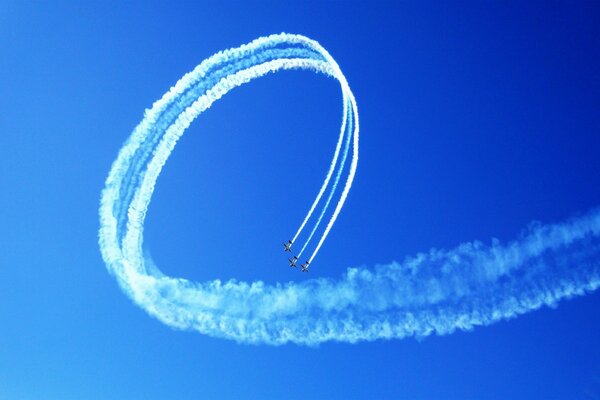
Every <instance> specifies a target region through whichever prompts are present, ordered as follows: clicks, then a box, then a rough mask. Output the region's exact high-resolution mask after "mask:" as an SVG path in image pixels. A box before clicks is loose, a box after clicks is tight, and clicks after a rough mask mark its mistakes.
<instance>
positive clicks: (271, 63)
mask: <svg viewBox="0 0 600 400" xmlns="http://www.w3.org/2000/svg"><path fill="white" fill-rule="evenodd" d="M285 69H307V70H312V71H315V72H318V73H323V74H325V75H328V76H331V77H333V78H335V79H336V80H338V81H339V83H340V87H341V90H342V95H343V117H342V124H341V129H340V134H339V138H338V141H337V144H336V148H335V151H334V155H333V159H332V162H331V164H330V166H329V169H328V171H327V174H326V176H325V179H324V181H323V184H322V186H321V189H320V190H319V192H318V194H317V197H316V198H315V200H314V202H313V204H312V206H311V207H310V209H309V211H308V213H307V215H306V217H305V219H304V220H303V221H302V223H301V224H300V228H299V229H298V231H297V233H296V235H295V236H294V240H293V241H296V240H297V239H298V237H299V236H300V235H301V233H302V231H303V229H304V228H305V227H306V225H307V224H308V222H309V220H310V219H311V217H312V215H313V214H314V213H315V211H316V210H317V207H319V205H320V207H321V209H320V212H319V214H318V217H317V219H316V221H315V222H314V225H313V229H312V230H311V232H310V234H309V235H308V238H307V239H306V242H305V245H304V246H303V248H302V251H304V250H305V249H306V246H307V245H308V243H309V241H310V240H311V238H312V237H313V235H314V234H315V232H316V230H317V229H318V227H319V224H320V223H321V221H322V219H323V218H324V216H325V214H326V211H327V208H328V206H329V204H330V202H331V201H332V200H333V198H334V195H335V193H336V187H337V185H338V183H339V181H340V180H341V177H342V175H343V173H344V171H345V170H346V169H345V164H346V160H347V156H348V155H349V154H351V161H350V166H349V167H348V169H347V176H346V181H345V185H344V187H343V189H342V192H341V194H340V195H339V198H338V200H337V204H336V206H335V208H334V210H333V212H332V214H331V216H330V217H329V221H328V223H327V225H326V226H325V228H324V231H323V233H322V234H321V236H320V238H319V241H318V242H317V244H316V246H315V249H314V250H313V253H312V255H311V257H310V259H309V261H312V259H313V258H314V257H315V255H316V254H317V252H318V251H319V249H320V248H321V246H322V244H323V242H324V240H325V238H326V237H327V235H328V233H329V232H330V230H331V227H332V226H333V224H334V222H335V220H336V218H337V217H338V215H339V213H340V210H341V208H342V206H343V205H344V202H345V200H346V198H347V195H348V192H349V190H350V187H351V185H352V182H353V179H354V176H355V173H356V167H357V163H358V140H359V120H358V110H357V106H356V101H355V99H354V96H353V94H352V91H351V90H350V87H349V85H348V82H347V81H346V78H345V77H344V75H343V74H342V72H341V70H340V68H339V66H338V65H337V63H336V62H335V61H334V60H333V58H332V57H331V56H330V55H329V53H328V52H327V51H326V50H325V49H324V48H323V47H321V46H320V45H319V44H318V43H317V42H315V41H313V40H311V39H308V38H306V37H304V36H301V35H290V34H279V35H272V36H268V37H262V38H259V39H256V40H254V41H253V42H251V43H249V44H246V45H243V46H240V47H238V48H234V49H229V50H225V51H222V52H219V53H217V54H215V55H213V56H211V57H209V58H208V59H206V60H205V61H203V62H202V63H201V64H200V65H198V67H196V68H195V69H194V70H193V71H191V72H190V73H188V74H186V75H184V76H183V77H182V78H181V79H180V80H179V81H178V82H177V83H176V84H175V86H173V87H172V88H171V89H170V90H169V91H168V92H167V93H166V94H165V95H164V96H163V97H162V98H161V99H160V100H158V101H157V102H156V103H154V105H153V106H152V108H151V109H150V110H147V111H146V113H145V115H144V118H143V120H142V122H140V124H139V125H138V126H137V127H136V128H135V130H134V131H133V133H132V134H131V136H130V137H129V139H128V140H127V142H126V143H125V144H124V146H123V148H122V149H121V151H120V152H119V155H118V157H117V159H116V161H115V162H114V163H113V166H112V168H111V170H110V173H109V175H108V178H107V180H106V186H105V188H104V190H103V192H102V198H101V204H100V232H99V242H100V249H101V252H102V256H103V258H104V261H105V263H106V265H107V268H108V269H109V271H110V272H111V273H112V274H114V276H115V278H116V279H117V281H118V283H119V285H120V286H121V288H122V289H123V291H125V293H127V295H129V296H130V297H131V298H132V299H133V301H134V302H136V303H137V304H138V305H140V306H141V307H142V308H143V309H145V310H146V311H147V312H148V313H149V314H151V315H153V316H154V317H156V318H158V319H159V320H161V321H162V322H164V323H165V324H168V325H170V326H172V327H175V328H180V329H193V330H197V331H199V332H202V333H204V334H207V335H211V336H216V337H223V338H229V339H233V340H236V341H239V342H245V343H267V344H282V343H287V342H295V343H300V344H308V345H314V344H318V343H321V342H324V341H331V340H335V341H347V342H356V341H361V340H376V339H382V338H402V337H406V336H426V335H429V334H432V333H436V334H447V333H450V332H453V331H454V330H456V329H471V328H472V327H474V326H477V325H487V324H490V323H493V322H496V321H499V320H502V319H507V318H511V317H514V316H517V315H519V314H522V313H525V312H528V311H531V310H535V309H537V308H539V307H541V306H543V305H554V304H556V303H557V302H558V301H559V300H561V299H564V298H569V297H572V296H576V295H583V294H585V293H587V292H589V291H593V290H596V289H597V288H598V287H599V286H600V211H598V210H597V211H592V212H590V213H589V214H587V215H585V216H582V217H579V218H576V219H572V220H569V221H566V222H563V223H560V224H554V225H541V224H537V225H532V226H531V227H530V228H529V229H528V230H527V231H525V232H524V233H523V234H522V235H521V236H520V237H519V238H518V239H516V240H514V241H512V242H510V243H508V244H505V245H502V244H500V243H498V242H497V241H493V242H492V244H491V245H484V244H482V243H480V242H472V243H465V244H462V245H460V246H458V247H457V248H455V249H453V250H435V249H434V250H430V251H429V252H428V253H423V254H418V255H417V256H414V257H409V258H407V259H405V260H404V261H402V262H400V263H396V262H395V263H391V264H387V265H381V266H377V267H376V268H374V269H373V270H368V269H361V268H350V269H348V270H347V272H346V273H345V274H344V275H343V276H341V277H340V279H338V280H333V279H324V278H319V279H313V280H307V281H303V282H301V283H292V282H289V283H285V284H276V285H267V284H265V283H263V282H260V281H257V282H252V283H246V282H239V281H235V280H230V281H227V282H222V281H220V280H215V281H210V282H203V283H196V282H191V281H188V280H186V279H181V278H172V277H169V276H165V275H163V274H162V273H161V272H160V271H159V269H158V268H157V267H156V266H155V265H154V264H153V262H152V260H151V259H149V258H146V257H144V253H143V251H142V247H143V228H144V219H145V215H146V211H147V209H148V205H149V203H150V200H151V197H152V193H153V191H154V186H155V183H156V180H157V178H158V175H159V174H160V171H161V169H162V167H163V166H164V164H165V162H166V161H167V159H168V157H169V155H170V154H171V151H172V150H173V148H174V146H175V144H176V143H177V141H178V139H179V138H180V137H181V135H182V134H183V132H184V131H185V129H186V128H187V127H188V126H189V125H190V124H191V122H192V121H193V120H194V119H195V118H196V117H197V116H198V115H200V114H201V113H202V112H203V111H205V110H206V109H208V108H209V107H210V106H211V105H212V104H213V103H214V102H215V101H217V100H218V99H220V98H221V97H222V96H224V95H225V94H226V93H227V92H229V91H230V90H232V89H234V88H235V87H238V86H240V85H243V84H245V83H248V82H250V81H251V80H253V79H256V78H258V77H261V76H264V75H266V74H268V73H270V72H276V71H280V70H285ZM350 149H351V150H352V151H351V152H350ZM340 156H341V160H340ZM336 169H337V172H336ZM334 175H335V177H334ZM332 178H334V179H333V182H331V179H332ZM327 190H329V195H328V196H327V198H326V200H325V202H324V203H322V204H321V200H322V199H323V196H324V195H325V193H326V192H327Z"/></svg>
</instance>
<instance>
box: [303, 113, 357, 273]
mask: <svg viewBox="0 0 600 400" xmlns="http://www.w3.org/2000/svg"><path fill="white" fill-rule="evenodd" d="M345 132H347V133H345V138H346V140H345V143H344V151H343V153H342V160H341V161H340V165H339V167H338V172H337V174H336V176H335V179H334V181H333V185H332V186H331V189H330V191H329V196H328V197H327V200H326V201H325V204H324V205H323V207H322V209H321V214H320V215H319V218H317V221H316V222H315V225H314V227H313V229H312V231H311V232H310V234H309V235H308V238H307V239H306V242H304V245H303V246H302V249H301V250H300V252H299V253H298V258H300V257H301V256H302V253H304V250H305V249H306V247H307V246H308V244H309V243H310V240H311V239H312V237H313V236H314V234H315V232H316V231H317V229H318V228H319V225H321V221H322V220H323V217H324V216H325V213H326V212H327V209H328V208H329V204H330V203H331V199H332V198H333V195H334V194H335V190H336V189H337V186H338V183H339V182H340V178H341V177H342V172H343V171H344V166H345V165H346V158H347V157H348V150H349V149H350V139H351V137H352V135H351V134H352V114H351V111H349V112H348V124H347V126H346V131H345ZM332 165H333V163H332ZM311 261H312V258H311V259H310V260H309V263H310V262H311Z"/></svg>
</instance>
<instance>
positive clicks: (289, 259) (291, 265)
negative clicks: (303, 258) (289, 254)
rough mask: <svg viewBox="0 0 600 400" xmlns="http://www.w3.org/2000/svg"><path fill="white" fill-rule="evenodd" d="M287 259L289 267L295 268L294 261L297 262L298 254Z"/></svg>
mask: <svg viewBox="0 0 600 400" xmlns="http://www.w3.org/2000/svg"><path fill="white" fill-rule="evenodd" d="M288 261H289V262H290V267H294V268H296V267H297V265H296V263H297V262H298V256H294V258H288Z"/></svg>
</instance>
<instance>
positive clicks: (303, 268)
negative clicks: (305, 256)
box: [300, 261, 308, 272]
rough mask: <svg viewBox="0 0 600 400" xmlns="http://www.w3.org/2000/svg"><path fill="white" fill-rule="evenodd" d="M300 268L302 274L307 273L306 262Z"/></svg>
mask: <svg viewBox="0 0 600 400" xmlns="http://www.w3.org/2000/svg"><path fill="white" fill-rule="evenodd" d="M300 267H301V268H302V272H308V261H307V262H305V263H304V264H302V265H301V266H300Z"/></svg>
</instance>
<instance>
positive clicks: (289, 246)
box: [281, 240, 292, 253]
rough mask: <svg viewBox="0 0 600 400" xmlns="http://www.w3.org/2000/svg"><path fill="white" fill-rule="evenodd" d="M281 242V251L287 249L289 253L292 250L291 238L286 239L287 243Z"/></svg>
mask: <svg viewBox="0 0 600 400" xmlns="http://www.w3.org/2000/svg"><path fill="white" fill-rule="evenodd" d="M281 244H282V245H283V251H284V252H285V251H289V252H290V253H291V252H292V241H291V240H288V242H287V243H285V242H282V243H281Z"/></svg>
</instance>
